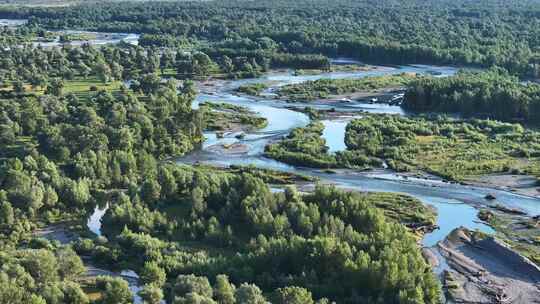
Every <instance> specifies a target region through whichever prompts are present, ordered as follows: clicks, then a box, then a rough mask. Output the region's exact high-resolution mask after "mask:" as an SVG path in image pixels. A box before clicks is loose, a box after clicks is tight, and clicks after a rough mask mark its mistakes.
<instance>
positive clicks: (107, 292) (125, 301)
mask: <svg viewBox="0 0 540 304" xmlns="http://www.w3.org/2000/svg"><path fill="white" fill-rule="evenodd" d="M101 301H102V303H103V304H131V303H133V295H132V294H131V291H130V290H129V285H128V282H126V281H125V280H124V279H121V278H111V277H109V278H106V279H105V283H104V290H103V296H102V299H101Z"/></svg>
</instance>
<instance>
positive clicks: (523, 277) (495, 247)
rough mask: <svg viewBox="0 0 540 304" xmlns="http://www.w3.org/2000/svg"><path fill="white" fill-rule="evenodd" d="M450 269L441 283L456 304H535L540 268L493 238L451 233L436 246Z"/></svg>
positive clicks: (538, 292)
mask: <svg viewBox="0 0 540 304" xmlns="http://www.w3.org/2000/svg"><path fill="white" fill-rule="evenodd" d="M438 249H439V252H440V253H441V254H442V256H443V257H444V258H445V259H446V264H447V265H448V266H449V269H447V270H445V271H444V273H443V283H444V286H445V289H446V290H447V294H448V295H449V297H450V298H451V299H452V300H453V301H455V302H458V303H462V302H466V303H516V304H520V303H522V304H528V303H534V302H535V301H537V300H538V299H539V298H540V288H539V286H538V282H540V268H539V267H538V266H537V265H535V264H534V263H532V262H531V261H530V260H528V259H527V258H525V257H524V256H522V255H520V254H518V253H517V252H515V251H514V250H512V249H511V248H510V247H509V246H508V245H507V244H505V243H504V242H502V241H500V240H497V239H496V238H493V237H489V236H486V235H483V234H481V233H476V232H471V231H468V230H467V229H463V228H461V229H457V230H454V231H453V232H452V233H451V234H450V235H449V236H448V237H447V238H446V239H445V240H444V241H443V242H441V243H439V245H438Z"/></svg>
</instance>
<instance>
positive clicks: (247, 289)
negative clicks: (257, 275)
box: [235, 283, 268, 304]
mask: <svg viewBox="0 0 540 304" xmlns="http://www.w3.org/2000/svg"><path fill="white" fill-rule="evenodd" d="M235 297H236V303H238V304H267V303H268V302H267V301H266V299H265V298H264V296H263V294H262V291H261V290H260V289H259V287H257V286H255V285H251V284H247V283H243V284H242V285H240V287H238V288H237V289H236V292H235Z"/></svg>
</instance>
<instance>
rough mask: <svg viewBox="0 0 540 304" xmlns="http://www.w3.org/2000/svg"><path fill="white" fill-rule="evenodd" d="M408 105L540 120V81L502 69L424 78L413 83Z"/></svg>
mask: <svg viewBox="0 0 540 304" xmlns="http://www.w3.org/2000/svg"><path fill="white" fill-rule="evenodd" d="M404 107H405V108H406V109H410V110H414V111H419V112H425V111H436V112H446V113H459V114H463V115H465V116H474V117H485V118H492V119H500V120H504V121H527V122H531V123H534V124H536V123H538V122H539V121H540V85H538V84H535V83H528V84H523V83H522V82H520V81H519V80H518V78H516V77H512V76H509V75H508V74H507V72H506V71H504V70H500V69H492V70H489V71H487V72H477V73H473V72H463V73H460V74H458V75H457V76H455V77H448V78H421V79H418V80H417V81H415V82H413V83H411V84H410V86H409V89H408V91H407V93H406V94H405V101H404Z"/></svg>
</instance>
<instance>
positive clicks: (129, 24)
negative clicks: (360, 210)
mask: <svg viewBox="0 0 540 304" xmlns="http://www.w3.org/2000/svg"><path fill="white" fill-rule="evenodd" d="M539 13H540V6H539V5H538V3H537V2H536V1H505V2H500V1H490V0H483V1H467V0H460V1H430V2H425V1H406V2H396V1H391V0H386V1H368V0H365V1H350V0H339V1H333V2H331V3H328V2H327V1H315V2H314V1H293V2H291V1H278V0H274V1H264V2H251V1H235V0H228V1H219V2H214V1H212V2H151V3H149V2H144V3H141V2H133V3H126V2H117V3H115V2H106V3H100V4H99V5H96V4H94V3H92V4H80V5H73V6H68V7H64V8H57V7H55V8H36V7H31V8H25V7H23V8H21V7H17V8H9V7H5V8H2V9H0V16H2V17H4V18H29V20H30V25H33V26H36V27H37V28H39V27H47V28H70V29H72V28H82V29H90V30H99V31H110V32H132V33H142V34H144V35H143V37H142V40H141V43H142V44H143V45H147V46H149V45H153V46H186V45H188V46H189V47H191V46H193V45H195V46H198V47H199V50H201V51H203V52H205V51H208V53H209V54H208V55H210V56H211V57H213V56H215V55H217V54H220V55H227V56H229V57H231V56H245V57H250V58H257V57H258V58H261V57H262V58H265V60H268V61H272V62H274V65H282V66H288V67H300V66H299V65H298V64H294V61H296V60H297V59H298V56H304V57H305V56H306V55H308V54H313V55H310V56H314V55H316V54H323V55H325V56H329V57H337V56H347V57H354V58H358V59H360V60H363V61H370V62H379V63H393V64H396V63H397V64H399V63H436V64H459V65H480V66H485V67H489V66H494V65H497V66H500V67H504V68H506V69H508V70H509V71H511V72H512V73H515V74H519V75H527V76H532V77H536V76H537V74H538V63H539V58H540V56H539V53H538V51H537V50H538V47H539V42H538V39H536V37H538V36H539V34H538V33H537V32H536V31H538V28H540V27H539V26H538V22H539V17H538V16H539ZM208 16H212V18H208ZM302 58H303V57H300V59H302ZM302 61H304V60H302ZM325 64H327V63H325V62H324V59H323V58H320V59H317V58H306V60H305V62H303V63H302V66H303V67H316V66H319V67H320V66H324V65H325Z"/></svg>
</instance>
